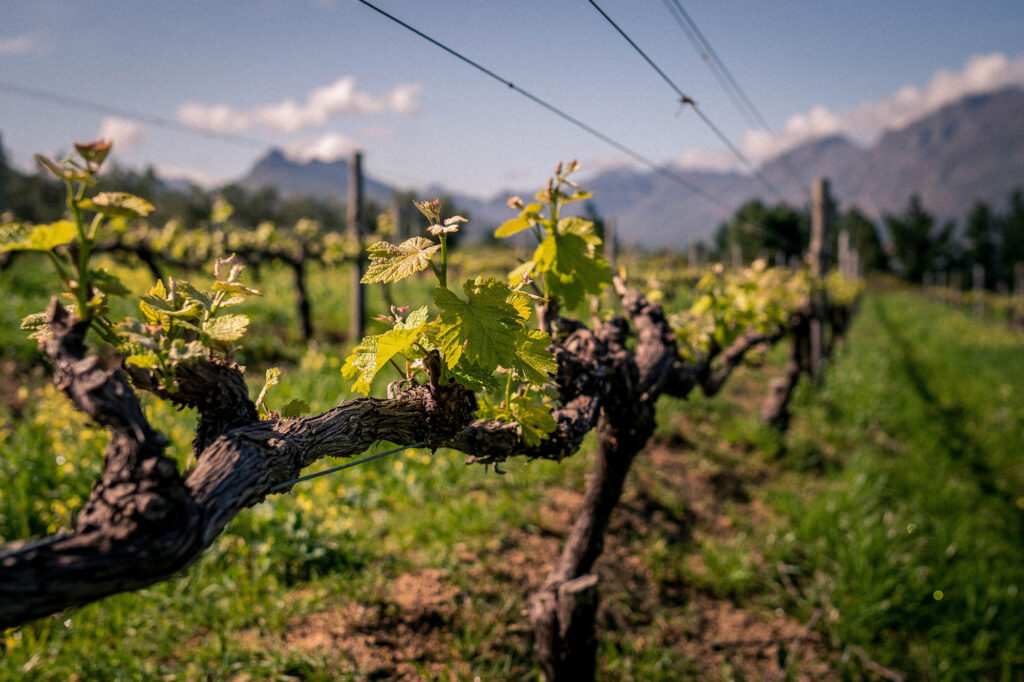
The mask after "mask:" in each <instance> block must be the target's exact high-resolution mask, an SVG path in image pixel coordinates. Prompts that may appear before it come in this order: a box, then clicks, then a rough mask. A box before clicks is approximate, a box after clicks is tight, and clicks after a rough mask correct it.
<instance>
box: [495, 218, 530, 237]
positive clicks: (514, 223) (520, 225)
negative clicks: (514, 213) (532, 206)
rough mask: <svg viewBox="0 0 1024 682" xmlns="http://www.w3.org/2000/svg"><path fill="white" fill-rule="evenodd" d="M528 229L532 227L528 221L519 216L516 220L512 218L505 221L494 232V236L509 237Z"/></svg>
mask: <svg viewBox="0 0 1024 682" xmlns="http://www.w3.org/2000/svg"><path fill="white" fill-rule="evenodd" d="M530 227H532V226H531V225H530V221H529V220H527V219H526V218H523V217H522V216H519V217H516V218H512V219H511V220H506V221H505V222H504V223H502V224H501V226H500V227H499V228H498V229H497V230H495V231H494V236H495V237H511V236H512V235H514V234H516V233H517V232H522V231H523V230H528V229H530Z"/></svg>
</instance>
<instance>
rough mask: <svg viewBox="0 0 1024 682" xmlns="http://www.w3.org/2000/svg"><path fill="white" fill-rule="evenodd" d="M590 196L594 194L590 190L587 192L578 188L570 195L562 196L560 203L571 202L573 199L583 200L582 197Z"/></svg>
mask: <svg viewBox="0 0 1024 682" xmlns="http://www.w3.org/2000/svg"><path fill="white" fill-rule="evenodd" d="M592 196H594V195H593V194H591V193H590V192H587V191H586V190H582V189H578V190H576V191H575V192H573V193H572V194H571V195H568V196H565V197H563V198H562V203H563V204H571V203H572V202H574V201H583V200H584V199H589V198H590V197H592Z"/></svg>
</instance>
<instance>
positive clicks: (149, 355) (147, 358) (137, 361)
mask: <svg viewBox="0 0 1024 682" xmlns="http://www.w3.org/2000/svg"><path fill="white" fill-rule="evenodd" d="M124 362H125V364H126V365H132V366H133V367H140V368H142V369H156V368H157V367H158V366H159V365H160V359H159V358H158V357H157V355H156V353H154V352H152V351H150V352H146V353H132V354H131V355H129V356H128V357H126V358H125V359H124Z"/></svg>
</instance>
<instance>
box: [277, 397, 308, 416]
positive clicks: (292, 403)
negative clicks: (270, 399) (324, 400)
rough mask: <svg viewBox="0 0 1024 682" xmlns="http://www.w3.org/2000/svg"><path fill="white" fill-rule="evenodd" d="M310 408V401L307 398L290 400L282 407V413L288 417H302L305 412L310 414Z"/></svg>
mask: <svg viewBox="0 0 1024 682" xmlns="http://www.w3.org/2000/svg"><path fill="white" fill-rule="evenodd" d="M309 412H310V408H309V403H307V402H306V401H305V400H299V399H298V398H296V399H295V400H289V401H288V402H287V403H286V404H285V406H284V407H282V408H281V411H280V413H279V414H280V415H281V416H282V417H284V418H288V417H301V416H302V415H304V414H309Z"/></svg>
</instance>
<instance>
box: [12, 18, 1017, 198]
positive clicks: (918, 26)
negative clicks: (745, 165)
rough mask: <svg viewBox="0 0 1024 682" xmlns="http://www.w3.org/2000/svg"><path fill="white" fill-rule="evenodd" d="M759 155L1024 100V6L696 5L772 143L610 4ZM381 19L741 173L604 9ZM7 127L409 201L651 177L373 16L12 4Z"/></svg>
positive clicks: (673, 154) (662, 36)
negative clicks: (347, 168) (309, 171)
mask: <svg viewBox="0 0 1024 682" xmlns="http://www.w3.org/2000/svg"><path fill="white" fill-rule="evenodd" d="M597 1H598V4H599V5H600V6H601V7H602V9H604V11H605V12H607V13H608V14H609V15H610V16H612V17H613V18H614V19H615V20H616V21H617V22H618V23H619V25H620V26H622V28H623V29H624V30H625V31H626V32H627V33H628V34H629V35H630V36H631V37H632V38H633V39H634V40H635V41H636V42H637V43H638V44H639V45H640V46H641V47H642V48H643V49H644V50H645V51H646V52H647V53H648V54H649V56H650V57H651V58H652V59H653V60H654V61H655V62H656V63H657V64H658V65H659V66H660V67H661V68H662V69H663V70H664V71H665V72H666V73H667V74H668V75H669V76H670V77H671V78H672V80H673V81H675V82H676V83H677V84H678V85H679V87H680V88H681V89H682V90H683V91H684V92H685V93H686V94H688V95H690V96H692V97H693V98H694V99H695V100H696V101H697V102H698V103H699V105H700V106H701V108H702V110H703V111H704V113H705V114H706V115H707V116H709V117H710V118H711V119H712V120H713V121H714V122H715V123H716V124H717V125H718V126H719V127H720V128H721V129H722V130H723V131H724V132H725V133H726V134H727V135H728V136H729V137H730V138H731V139H732V140H733V141H734V142H735V143H736V144H737V145H738V146H740V147H741V148H742V149H743V150H744V152H745V153H746V154H747V155H749V156H750V158H753V159H755V160H761V159H764V158H768V157H770V156H771V155H772V154H774V153H776V152H778V151H779V149H781V148H785V146H787V145H792V144H796V143H798V142H800V141H801V140H806V139H808V138H809V137H813V136H818V135H823V134H830V133H846V134H850V135H854V136H856V137H858V138H860V139H864V140H869V139H870V138H871V136H872V135H873V134H874V133H875V132H876V131H877V130H879V129H880V128H884V127H891V126H899V125H902V124H905V123H907V122H909V121H910V120H913V119H914V118H916V117H919V116H920V115H923V114H925V113H928V112H929V111H931V110H934V109H935V108H937V107H938V106H941V105H942V104H944V103H946V102H948V101H952V100H953V99H957V98H959V97H960V96H962V95H963V94H966V93H969V92H978V91H985V90H990V89H993V88H996V87H1002V86H1005V85H1007V84H1013V83H1017V84H1024V42H1022V41H1021V36H1024V11H1022V7H1021V4H1020V2H1019V0H1015V1H1006V2H963V1H962V0H960V1H945V0H929V1H919V2H918V1H911V0H900V1H899V2H894V1H893V0H888V1H885V2H882V1H874V0H860V1H858V2H822V1H821V0H817V1H811V0H807V1H801V2H797V1H787V0H776V1H773V2H768V1H765V0H762V1H761V2H752V1H741V0H735V1H733V2H723V1H721V0H719V1H717V2H716V1H712V0H699V1H698V0H681V4H682V5H683V7H685V9H686V10H687V12H689V14H690V16H691V17H692V18H693V19H694V20H695V22H696V23H697V25H698V26H699V28H700V29H701V31H702V32H703V33H704V35H705V36H706V37H707V39H708V40H709V41H710V43H711V45H712V46H713V48H714V49H715V50H716V52H717V53H718V55H719V56H720V57H721V58H722V60H723V61H724V62H725V64H726V66H727V67H728V68H729V69H730V71H731V72H732V73H733V75H734V76H735V77H736V79H737V81H738V82H739V83H740V84H741V85H742V86H743V88H744V89H745V91H746V92H747V94H748V95H749V96H750V98H751V99H752V100H753V101H754V103H755V104H756V105H757V107H758V108H759V109H760V111H761V113H762V114H763V115H764V117H765V118H766V119H767V121H768V123H769V124H770V125H771V126H772V128H773V129H774V133H766V132H764V131H761V132H758V131H757V130H752V126H751V124H750V123H749V122H748V121H747V120H746V119H744V118H743V117H742V116H741V115H740V114H739V113H738V112H737V111H736V109H735V108H734V107H733V105H732V104H731V102H730V100H729V99H728V98H727V97H726V95H725V94H724V93H723V91H722V90H721V88H720V87H719V85H718V83H717V82H716V81H715V79H714V78H713V75H712V73H711V71H710V70H709V69H708V68H707V66H706V65H705V64H704V63H703V62H702V61H701V59H700V58H699V56H698V54H697V53H696V51H695V49H694V48H693V46H692V45H691V44H690V43H689V42H688V41H687V39H686V37H685V36H684V34H683V33H682V31H681V30H680V28H679V27H678V25H677V24H676V22H675V21H674V19H673V17H672V15H671V14H670V13H669V10H668V8H667V7H666V3H665V2H664V1H663V0H597ZM377 4H378V5H379V6H380V7H382V8H383V9H385V10H387V11H388V12H391V13H392V14H395V15H397V16H398V17H400V18H402V19H403V20H405V21H407V22H409V23H410V24H412V25H414V26H416V27H417V28H419V29H420V30H422V31H424V32H425V33H427V34H429V35H431V36H433V37H435V38H436V39H438V40H440V41H442V42H444V43H446V44H448V45H450V46H451V47H452V48H454V49H456V50H459V51H460V52H462V53H463V54H465V55H466V56H468V57H470V58H472V59H475V60H477V61H479V62H480V63H481V64H482V65H483V66H485V67H487V68H489V69H491V70H492V71H495V72H497V73H498V74H499V75H501V76H502V77H504V78H507V79H509V80H511V81H513V82H514V83H515V84H516V85H518V86H520V87H522V88H524V89H526V90H528V91H530V92H532V93H534V94H535V95H537V96H538V97H541V98H543V99H545V100H547V101H548V102H550V103H552V104H554V105H555V106H558V107H560V108H562V109H564V110H565V111H566V112H568V113H569V114H571V115H573V116H575V117H577V118H579V119H581V120H583V121H584V122H585V123H587V124H588V125H590V126H593V127H594V128H597V129H598V130H600V131H601V132H603V133H605V134H606V135H608V136H610V137H612V138H615V139H616V140H618V141H620V142H621V143H623V144H625V145H627V146H629V147H631V148H633V149H635V150H636V151H638V152H639V153H640V154H642V155H644V156H646V157H648V158H650V159H652V160H654V161H655V162H657V163H672V164H678V165H682V166H684V167H713V168H729V167H734V166H735V165H736V160H735V159H734V158H733V157H731V156H730V154H729V152H728V151H727V150H726V148H725V147H724V145H723V144H722V143H721V142H720V141H719V140H718V139H717V138H715V137H714V135H713V134H712V133H711V132H710V131H709V130H708V128H707V127H706V126H704V125H703V124H702V123H701V121H700V120H699V119H698V118H697V117H696V116H695V115H694V114H693V112H691V111H687V110H681V108H680V106H679V104H678V102H677V97H676V95H675V94H674V92H673V91H672V90H671V89H670V88H669V86H668V85H667V84H666V83H665V82H664V81H662V80H661V79H660V77H659V76H658V75H657V74H656V73H655V72H654V71H653V70H652V69H651V68H650V67H649V66H648V65H647V64H646V63H645V62H644V61H643V60H642V59H641V57H640V56H639V55H637V54H636V53H635V52H633V51H632V49H631V48H630V47H629V45H628V44H627V43H626V42H625V41H624V40H623V39H622V38H621V37H620V36H619V35H618V34H617V33H616V32H615V31H614V29H613V28H612V27H611V26H610V25H609V24H608V23H607V22H606V21H605V20H604V19H603V18H602V17H601V16H600V15H599V14H598V12H597V11H596V10H595V9H594V8H593V7H592V6H591V4H590V3H589V2H588V1H587V0H521V1H519V2H496V1H495V2H483V1H482V0H436V1H433V2H429V1H424V0H417V1H415V2H414V1H409V0H379V2H377ZM3 15H4V17H3V21H2V23H0V134H2V136H3V143H4V146H5V148H6V150H7V153H8V156H9V157H10V158H11V160H12V161H13V162H14V163H15V164H16V165H17V166H18V167H20V168H23V169H24V168H28V167H29V166H30V163H31V155H32V154H33V153H35V152H44V153H50V154H54V153H57V152H59V151H61V150H66V149H68V148H69V147H70V143H71V142H72V141H79V140H85V139H93V138H95V137H97V136H99V135H101V134H104V135H110V136H113V137H114V139H115V159H116V160H117V161H119V162H120V163H122V164H124V165H128V166H134V167H143V166H146V165H153V166H155V167H156V168H157V170H158V171H159V172H161V173H162V174H165V175H168V176H188V177H191V178H194V179H199V180H202V181H204V182H206V183H215V182H223V181H229V180H231V179H233V178H237V177H239V176H241V175H243V174H244V173H245V172H246V170H247V169H248V168H249V167H250V166H251V164H252V163H253V162H254V161H255V160H256V159H257V158H259V157H260V156H261V155H262V154H263V153H265V151H266V149H268V148H270V147H271V146H277V147H280V148H282V149H285V150H286V151H287V153H288V154H289V155H291V156H292V157H294V158H296V159H309V158H321V159H324V160H329V159H332V158H336V157H339V156H344V155H346V154H347V152H348V150H350V149H352V148H355V147H358V148H360V149H362V150H363V151H364V154H365V157H364V158H365V161H364V163H365V167H366V169H367V172H369V173H370V174H372V175H374V176H375V177H377V178H379V179H382V180H384V181H386V182H390V183H392V184H396V185H399V186H404V187H425V186H427V185H429V184H432V183H439V184H441V185H444V186H445V187H448V188H450V189H454V190H458V191H460V192H465V193H469V194H477V195H481V196H490V195H492V194H494V193H496V192H498V191H500V190H502V189H504V188H516V189H521V188H524V187H526V188H528V187H531V186H534V185H540V184H542V183H543V182H544V180H545V179H546V177H547V176H548V175H549V174H550V172H551V170H552V169H553V167H554V165H555V164H556V163H557V162H558V161H559V160H562V159H566V160H568V159H569V158H573V157H577V158H579V159H580V161H581V163H582V164H583V167H584V169H585V170H588V169H589V170H590V171H591V172H593V171H595V170H598V169H601V168H606V167H612V166H616V165H623V164H630V163H632V162H631V161H630V160H629V159H628V158H627V157H626V156H624V155H623V154H622V153H621V152H619V151H618V150H616V149H614V148H613V147H610V146H608V145H607V144H605V143H603V142H601V141H599V140H597V139H595V138H593V137H591V136H590V135H588V134H587V133H585V132H583V131H581V130H578V129H576V128H573V127H571V126H570V125H569V124H567V123H565V122H563V121H562V120H560V119H558V118H557V117H555V116H554V115H552V114H551V113H549V112H547V111H545V110H544V109H542V108H541V107H538V106H537V105H536V104H533V103H531V102H530V101H528V100H526V99H525V98H523V97H521V96H519V95H517V94H516V93H515V92H513V91H510V90H509V89H508V88H507V87H504V86H502V85H500V84H499V83H496V82H494V81H492V80H490V79H488V78H487V77H486V76H485V75H483V74H481V73H479V72H478V71H475V70H474V69H472V68H471V67H469V66H467V65H465V64H463V63H462V62H459V61H458V60H456V59H455V58H453V57H452V56H450V55H448V54H446V53H444V52H443V51H441V50H439V49H438V48H437V47H435V46H433V45H430V44H429V43H427V42H425V41H424V40H422V39H421V38H418V37H417V36H415V35H413V34H411V33H409V32H408V31H406V30H405V29H403V28H401V27H400V26H397V25H395V24H393V23H391V22H389V21H388V20H387V19H385V18H384V17H382V16H380V15H378V14H376V13H375V12H373V11H372V10H370V9H368V8H367V7H365V6H364V5H362V4H360V3H359V2H357V1H356V0H291V1H285V0H253V1H251V2H246V3H242V2H192V1H185V0H176V1H175V2H161V3H155V2H140V1H135V2H127V1H125V2H113V1H107V2H100V1H98V0H80V1H78V2H56V1H54V0H5V2H4V10H3ZM11 85H14V86H21V87H31V88H36V89H39V90H43V91H47V92H56V93H62V94H63V95H65V96H68V97H72V98H78V99H81V100H89V101H94V102H103V103H106V104H107V105H109V106H110V107H113V108H115V109H120V110H127V111H132V112H139V113H141V114H147V115H150V116H155V117H160V118H162V119H166V120H170V121H177V122H179V123H182V124H185V125H189V126H193V127H195V128H202V129H205V130H212V131H218V132H227V133H233V134H235V135H239V136H244V137H245V138H246V139H248V140H251V142H250V143H237V142H235V143H232V142H229V141H227V140H225V139H223V138H221V137H208V136H203V135H199V134H188V133H186V132H181V131H178V130H173V129H166V128H162V127H159V126H155V125H152V124H151V123H147V122H144V121H143V122H140V121H138V120H131V117H127V116H110V115H105V114H102V113H98V112H95V111H91V110H88V109H80V108H69V107H65V106H61V105H58V104H55V103H53V102H47V101H44V100H41V99H37V98H32V97H26V96H24V95H23V94H19V93H17V92H15V91H13V90H11V89H10V87H8V86H11Z"/></svg>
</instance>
